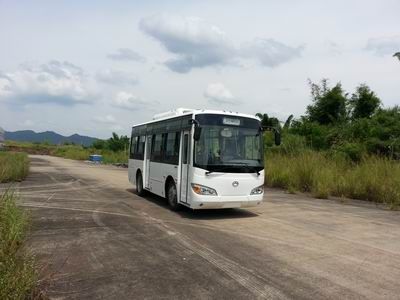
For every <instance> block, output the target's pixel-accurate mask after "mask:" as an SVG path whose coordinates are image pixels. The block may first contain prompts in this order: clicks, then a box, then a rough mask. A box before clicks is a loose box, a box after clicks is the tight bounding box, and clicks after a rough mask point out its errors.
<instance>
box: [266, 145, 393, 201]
mask: <svg viewBox="0 0 400 300" xmlns="http://www.w3.org/2000/svg"><path fill="white" fill-rule="evenodd" d="M265 180H266V184H267V185H268V186H270V187H279V188H284V189H287V190H288V191H290V192H296V191H300V192H309V193H311V194H312V195H313V196H315V197H317V198H328V197H329V196H339V197H347V198H353V199H362V200H369V201H374V202H380V203H385V204H387V205H389V206H390V207H392V208H397V207H399V205H400V163H399V162H396V161H393V160H389V159H387V158H382V157H376V156H370V157H365V158H363V159H362V160H361V161H360V162H359V163H357V164H356V163H353V162H351V161H350V160H348V159H346V158H345V157H343V156H342V155H337V154H335V153H334V152H316V151H312V150H305V151H302V152H299V153H285V154H284V153H278V152H276V153H273V152H270V153H268V154H267V156H266V179H265Z"/></svg>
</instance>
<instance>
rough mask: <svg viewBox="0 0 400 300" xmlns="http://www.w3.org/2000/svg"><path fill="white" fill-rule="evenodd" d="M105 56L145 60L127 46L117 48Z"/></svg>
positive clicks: (138, 60)
mask: <svg viewBox="0 0 400 300" xmlns="http://www.w3.org/2000/svg"><path fill="white" fill-rule="evenodd" d="M107 58H109V59H112V60H120V61H137V62H146V58H145V57H143V56H142V55H140V54H139V53H137V52H135V51H133V50H131V49H129V48H119V49H117V51H116V52H115V53H110V54H108V55H107Z"/></svg>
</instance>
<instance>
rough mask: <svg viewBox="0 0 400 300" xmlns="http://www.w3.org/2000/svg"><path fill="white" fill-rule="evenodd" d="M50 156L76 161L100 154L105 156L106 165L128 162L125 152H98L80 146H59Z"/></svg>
mask: <svg viewBox="0 0 400 300" xmlns="http://www.w3.org/2000/svg"><path fill="white" fill-rule="evenodd" d="M50 154H51V155H54V156H59V157H64V158H69V159H76V160H88V159H89V155H91V154H100V155H102V156H103V163H105V164H112V163H127V162H128V155H127V154H126V153H125V152H124V151H118V152H114V151H111V150H96V149H93V148H83V147H80V146H58V147H56V148H55V149H54V150H52V151H51V153H50Z"/></svg>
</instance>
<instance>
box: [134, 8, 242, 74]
mask: <svg viewBox="0 0 400 300" xmlns="http://www.w3.org/2000/svg"><path fill="white" fill-rule="evenodd" d="M139 27H140V29H141V30H143V31H144V32H145V33H146V34H148V35H150V36H152V37H153V38H155V39H157V40H158V41H159V42H160V43H161V44H162V45H163V46H164V47H165V48H166V49H167V50H168V51H169V52H171V53H173V54H175V55H176V56H177V57H176V58H173V59H170V60H168V61H166V62H165V64H166V66H167V67H168V68H170V69H171V70H172V71H175V72H179V73H186V72H189V71H190V70H191V69H192V68H201V67H206V66H211V65H224V64H227V63H229V62H230V61H231V60H232V59H233V57H234V55H235V49H234V47H233V44H232V42H231V41H230V40H229V39H228V38H227V36H226V34H225V33H224V32H223V31H222V30H221V29H219V28H218V27H217V26H213V25H210V24H208V23H206V22H205V21H204V20H202V19H200V18H194V17H182V16H173V15H168V14H159V15H153V16H151V17H147V18H144V19H142V20H141V21H140V23H139Z"/></svg>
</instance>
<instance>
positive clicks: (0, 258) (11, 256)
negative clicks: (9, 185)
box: [0, 190, 37, 299]
mask: <svg viewBox="0 0 400 300" xmlns="http://www.w3.org/2000/svg"><path fill="white" fill-rule="evenodd" d="M28 225H29V219H28V216H27V215H26V213H25V212H24V211H23V210H22V209H21V208H20V207H18V206H17V205H16V196H15V194H14V193H13V192H12V191H10V190H7V191H6V192H4V193H3V194H2V195H0V299H26V298H28V296H32V293H33V290H34V288H35V286H36V283H37V273H36V271H35V265H34V260H33V257H32V256H31V255H29V254H27V253H26V252H25V249H24V248H23V246H24V241H25V237H26V233H27V229H28Z"/></svg>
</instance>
